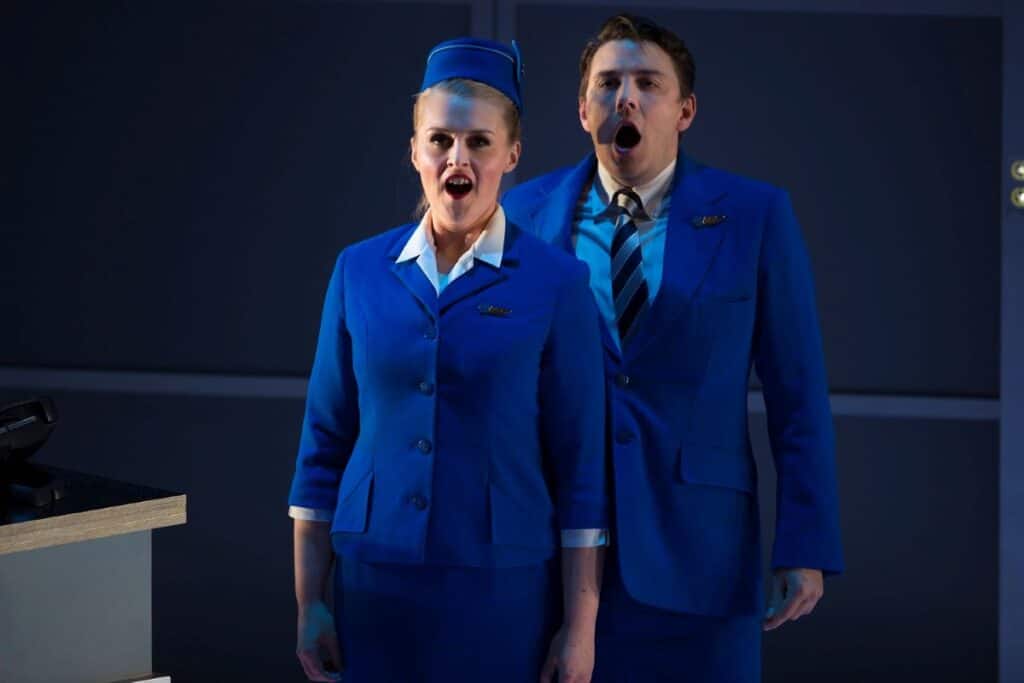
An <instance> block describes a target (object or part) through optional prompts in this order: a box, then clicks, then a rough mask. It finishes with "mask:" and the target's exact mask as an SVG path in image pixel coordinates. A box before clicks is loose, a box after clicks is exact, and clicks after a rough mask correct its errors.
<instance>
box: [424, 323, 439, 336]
mask: <svg viewBox="0 0 1024 683" xmlns="http://www.w3.org/2000/svg"><path fill="white" fill-rule="evenodd" d="M423 338H424V339H437V327H436V326H435V325H431V326H430V327H428V328H427V329H425V330H423Z"/></svg>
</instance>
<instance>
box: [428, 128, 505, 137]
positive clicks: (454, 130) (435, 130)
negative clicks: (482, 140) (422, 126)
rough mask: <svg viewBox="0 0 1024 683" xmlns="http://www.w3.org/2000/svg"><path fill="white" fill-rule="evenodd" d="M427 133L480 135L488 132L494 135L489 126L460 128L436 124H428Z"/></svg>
mask: <svg viewBox="0 0 1024 683" xmlns="http://www.w3.org/2000/svg"><path fill="white" fill-rule="evenodd" d="M427 132H428V133H448V134H452V133H466V134H467V135H481V134H490V135H494V131H493V130H491V129H490V128H473V129H470V130H462V129H460V128H441V127H438V126H430V127H428V128H427Z"/></svg>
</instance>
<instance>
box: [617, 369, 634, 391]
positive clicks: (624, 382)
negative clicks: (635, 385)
mask: <svg viewBox="0 0 1024 683" xmlns="http://www.w3.org/2000/svg"><path fill="white" fill-rule="evenodd" d="M632 381H633V380H632V379H631V378H630V376H629V375H627V374H625V373H622V372H620V373H619V374H617V375H615V384H617V385H618V386H619V387H620V388H621V389H625V388H626V387H628V386H629V383H630V382H632Z"/></svg>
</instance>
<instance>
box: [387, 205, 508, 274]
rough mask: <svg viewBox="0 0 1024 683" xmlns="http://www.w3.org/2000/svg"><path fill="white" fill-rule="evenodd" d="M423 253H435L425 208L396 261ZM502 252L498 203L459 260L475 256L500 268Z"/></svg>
mask: <svg viewBox="0 0 1024 683" xmlns="http://www.w3.org/2000/svg"><path fill="white" fill-rule="evenodd" d="M424 253H429V254H430V255H432V256H433V255H435V254H436V253H437V252H436V248H435V245H434V232H433V230H432V229H431V223H430V209H427V212H426V213H425V214H423V218H421V219H420V223H419V225H417V226H416V229H415V230H413V232H412V235H410V236H409V240H408V241H407V242H406V243H405V247H404V248H403V249H402V253H400V254H399V255H398V258H397V259H396V262H397V263H402V262H403V261H411V260H413V259H416V258H419V256H420V255H421V254H424ZM467 254H470V256H467ZM504 254H505V210H504V209H502V208H501V204H499V205H498V208H497V209H496V210H495V212H494V214H493V215H492V216H491V220H489V221H488V222H487V227H485V228H484V229H483V231H482V232H481V233H480V236H479V237H477V238H476V241H475V242H473V246H471V247H470V248H469V250H468V251H467V252H466V254H463V255H462V258H460V259H459V260H460V261H461V260H463V259H465V258H476V259H480V260H481V261H483V262H484V263H489V264H490V265H492V266H494V267H495V268H500V267H501V258H502V256H503V255H504Z"/></svg>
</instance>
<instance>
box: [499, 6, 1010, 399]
mask: <svg viewBox="0 0 1024 683" xmlns="http://www.w3.org/2000/svg"><path fill="white" fill-rule="evenodd" d="M613 11H614V9H613V8H610V7H582V6H581V7H572V8H568V7H545V6H541V5H526V6H523V7H522V8H521V9H520V10H519V11H518V12H517V15H516V21H517V27H516V36H517V37H518V38H519V39H520V40H521V41H522V45H523V51H524V61H525V65H526V74H527V76H526V84H525V87H526V95H525V97H526V108H527V112H526V116H525V121H524V134H525V140H524V152H523V163H522V164H521V165H520V167H519V176H518V177H519V178H520V179H525V178H529V177H531V176H533V175H536V174H538V173H542V172H545V171H548V170H551V169H553V168H555V167H557V166H561V165H564V164H569V163H574V162H575V161H576V160H577V159H578V158H579V157H580V156H581V155H582V154H583V153H584V152H586V151H587V150H588V149H589V140H588V138H587V137H586V135H585V134H584V133H583V132H582V130H581V129H580V127H579V123H578V120H577V115H576V84H577V82H578V74H577V70H576V67H577V64H578V61H579V51H580V49H581V47H582V46H583V44H584V42H585V40H586V39H587V37H588V36H589V35H590V34H591V33H592V32H594V31H596V30H597V28H598V27H599V26H600V24H601V22H602V21H603V19H604V18H605V17H606V16H608V15H609V14H610V13H611V12H613ZM633 11H638V12H640V11H643V12H644V13H646V14H648V15H650V16H651V17H653V18H655V19H658V20H661V21H663V22H665V23H666V24H667V25H669V26H671V27H673V28H674V29H675V30H676V31H678V32H679V33H680V34H681V35H682V36H683V38H684V39H685V40H686V41H687V42H688V44H689V46H690V48H691V50H692V51H693V53H694V54H695V57H696V63H697V81H696V85H697V88H696V90H697V95H698V113H697V119H696V121H695V123H694V127H693V128H692V129H691V132H690V133H689V134H688V135H687V137H686V141H685V146H686V148H687V151H688V153H689V154H691V155H693V156H695V157H696V158H698V159H700V160H702V161H704V162H705V163H709V164H711V165H715V166H719V167H722V168H726V169H729V170H732V171H735V172H738V173H742V174H745V175H750V176H753V177H757V178H761V179H764V180H767V181H769V182H772V183H773V184H776V185H780V186H782V187H785V188H786V189H788V190H789V191H790V192H791V195H792V197H793V201H794V204H795V206H796V210H797V215H798V216H799V217H800V219H801V222H802V224H803V227H804V234H805V236H806V239H807V242H808V246H809V248H810V251H811V254H812V258H813V263H814V270H815V274H816V277H817V282H818V299H819V310H820V313H821V319H822V325H823V330H824V337H825V350H826V353H827V357H828V366H829V377H830V379H831V383H832V386H833V388H834V389H835V390H836V391H841V392H874V393H890V392H893V393H912V394H917V393H921V394H936V395H947V394H964V395H978V396H994V395H997V394H998V363H997V354H998V334H999V322H998V321H999V318H998V312H999V207H1000V201H1001V197H1000V195H999V182H998V178H999V177H1000V174H1001V173H1002V172H1003V170H1002V166H1001V163H1000V124H999V121H1000V111H1001V110H1000V102H1001V51H1000V50H1001V47H1000V46H1001V34H1000V23H999V20H998V19H994V18H949V17H922V16H917V17H899V16H885V17H882V16H852V15H842V14H819V15H815V14H791V13H764V14H761V13H741V12H702V11H694V10H666V9H664V8H661V9H650V10H649V11H647V10H644V9H643V8H634V10H633Z"/></svg>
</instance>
